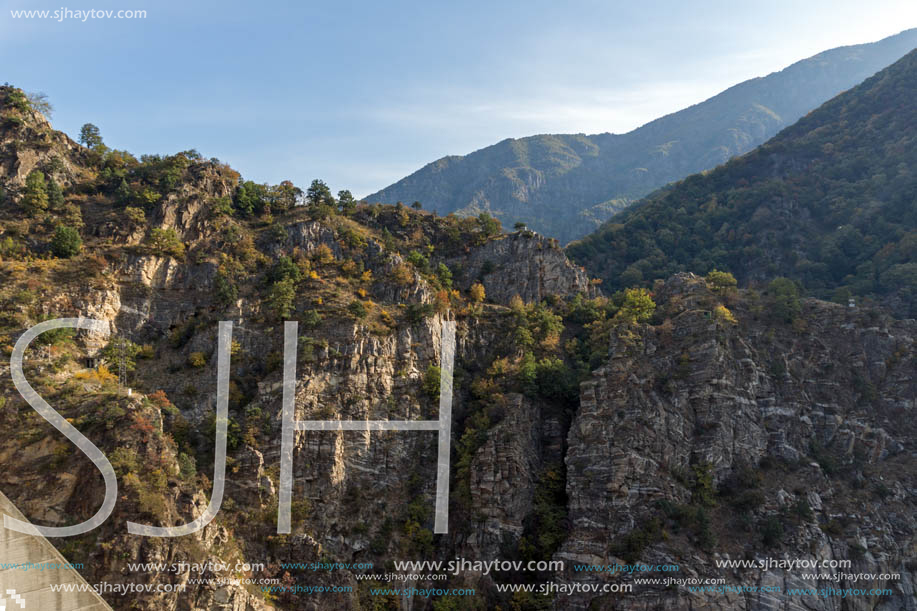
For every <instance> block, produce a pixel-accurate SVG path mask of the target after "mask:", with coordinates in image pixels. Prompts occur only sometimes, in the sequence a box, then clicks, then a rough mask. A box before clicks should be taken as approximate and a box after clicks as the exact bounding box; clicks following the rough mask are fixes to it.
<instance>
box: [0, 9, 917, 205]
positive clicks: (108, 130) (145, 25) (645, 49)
mask: <svg viewBox="0 0 917 611" xmlns="http://www.w3.org/2000/svg"><path fill="white" fill-rule="evenodd" d="M58 1H59V4H58V5H54V4H51V3H47V2H44V3H43V2H29V1H27V0H12V1H9V0H0V82H4V81H6V82H9V83H10V84H13V85H16V86H18V87H21V88H23V89H24V90H26V91H30V92H44V93H45V94H47V96H48V98H49V100H50V101H51V103H52V104H53V106H54V109H55V110H54V114H53V117H52V121H53V123H54V126H55V127H56V128H57V129H60V130H62V131H65V132H67V133H68V134H70V135H71V136H72V137H74V138H75V137H76V136H77V135H78V133H79V128H80V126H81V125H83V124H84V123H87V122H88V123H94V124H95V125H97V126H99V128H100V129H101V132H102V136H103V138H104V139H105V143H106V144H107V145H108V146H110V147H112V148H117V149H125V150H128V151H131V152H132V153H134V154H135V155H138V156H139V155H140V154H143V153H163V154H168V153H174V152H177V151H181V150H186V149H190V148H195V149H197V150H198V151H200V152H201V154H203V155H204V156H205V157H217V158H219V159H221V160H223V161H225V162H228V163H229V164H230V165H231V166H233V167H234V168H236V169H237V170H239V171H240V172H242V174H243V176H244V177H245V178H247V179H250V180H255V181H257V182H268V183H272V184H274V183H278V182H280V181H282V180H292V181H293V182H294V183H296V184H297V185H300V186H303V185H308V183H309V182H310V181H311V180H312V179H314V178H321V179H323V180H325V181H326V182H328V184H329V185H330V186H331V188H332V189H333V190H334V191H337V190H339V189H350V190H352V191H353V192H354V194H356V195H358V196H363V195H368V194H369V193H371V192H374V191H376V190H378V189H381V188H382V187H385V186H387V185H389V184H391V183H393V182H395V181H397V180H398V179H400V178H402V177H404V176H406V175H407V174H410V173H411V172H413V171H414V170H416V169H419V168H420V167H422V166H423V165H425V164H426V163H429V162H430V161H433V160H435V159H438V158H440V157H442V156H444V155H452V154H466V153H469V152H472V151H474V150H477V149H479V148H482V147H484V146H487V145H490V144H493V143H496V142H499V141H500V140H503V139H505V138H510V137H513V138H516V137H523V136H529V135H533V134H541V133H580V132H582V133H600V132H616V133H623V132H627V131H630V130H631V129H634V128H636V127H639V126H640V125H642V124H644V123H646V122H648V121H651V120H652V119H654V118H656V117H659V116H661V115H664V114H667V113H670V112H674V111H677V110H679V109H681V108H684V107H686V106H689V105H691V104H695V103H697V102H700V101H703V100H705V99H707V98H709V97H711V96H713V95H715V94H717V93H719V92H720V91H722V90H723V89H726V88H727V87H729V86H731V85H734V84H736V83H738V82H741V81H743V80H746V79H748V78H752V77H755V76H764V75H766V74H768V73H770V72H773V71H776V70H780V69H782V68H784V67H786V66H787V65H789V64H791V63H793V62H794V61H797V60H800V59H803V58H805V57H808V56H811V55H814V54H816V53H818V52H821V51H824V50H827V49H830V48H833V47H837V46H841V45H847V44H857V43H863V42H870V41H874V40H879V39H881V38H884V37H886V36H890V35H892V34H896V33H898V32H900V31H901V30H904V29H908V28H910V27H914V26H917V2H914V1H913V0H872V1H871V2H869V3H866V2H863V1H862V0H852V1H851V0H810V1H806V2H800V1H799V0H791V1H790V0H771V1H769V2H762V1H760V0H758V1H755V2H735V1H734V0H731V1H728V2H727V1H706V2H699V1H692V2H684V1H683V0H672V1H659V0H643V1H641V2H619V1H612V0H606V1H583V0H568V1H565V2H557V1H556V0H552V1H542V0H525V1H516V0H513V1H501V0H489V1H482V2H479V1H477V0H471V1H458V2H437V1H435V0H434V1H431V0H427V1H426V2H409V1H402V0H388V1H380V0H374V1H362V2H357V1H351V0H337V1H334V2H312V1H308V0H307V1H300V2H288V3H287V2H274V3H270V2H260V3H241V2H239V3H236V2H226V1H224V2H206V1H205V2H189V1H188V0H185V1H184V2H171V1H162V0H158V1H156V2H153V1H151V0H117V1H115V2H109V1H108V0H92V1H91V3H90V2H85V3H83V2H84V0H72V1H73V4H68V2H69V1H70V0H67V1H65V0H58ZM62 9H68V10H70V11H71V13H70V14H71V15H74V13H73V11H83V10H89V9H95V10H111V11H118V10H137V11H140V10H143V11H146V17H145V18H139V19H136V18H135V19H108V18H98V17H96V18H92V17H91V18H89V19H86V20H83V19H82V18H77V17H75V16H74V17H68V18H66V19H63V20H60V19H55V18H48V19H38V18H31V19H26V18H21V17H20V18H14V17H13V14H12V11H20V10H48V11H52V12H53V11H61V10H62Z"/></svg>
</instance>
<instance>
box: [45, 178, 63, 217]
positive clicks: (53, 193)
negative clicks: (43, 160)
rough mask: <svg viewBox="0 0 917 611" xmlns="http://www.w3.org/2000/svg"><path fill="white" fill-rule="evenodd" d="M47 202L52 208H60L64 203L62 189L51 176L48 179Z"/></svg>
mask: <svg viewBox="0 0 917 611" xmlns="http://www.w3.org/2000/svg"><path fill="white" fill-rule="evenodd" d="M48 204H49V206H50V207H51V209H52V210H60V208H61V207H63V205H64V191H63V190H62V189H61V188H60V185H59V184H57V181H55V180H54V179H53V178H51V179H49V180H48Z"/></svg>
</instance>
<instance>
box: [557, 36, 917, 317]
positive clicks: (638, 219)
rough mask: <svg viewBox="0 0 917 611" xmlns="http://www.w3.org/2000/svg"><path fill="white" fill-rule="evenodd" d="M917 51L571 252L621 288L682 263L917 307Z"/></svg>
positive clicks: (686, 267) (906, 310) (907, 309)
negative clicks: (916, 102)
mask: <svg viewBox="0 0 917 611" xmlns="http://www.w3.org/2000/svg"><path fill="white" fill-rule="evenodd" d="M915 94H917V50H915V51H912V52H911V53H909V54H907V55H906V56H905V57H903V58H902V59H900V60H899V61H898V62H896V63H895V64H893V65H891V66H889V67H888V68H886V69H885V70H883V71H881V72H879V73H878V74H876V75H874V76H872V77H870V78H869V79H867V80H866V81H864V82H863V83H862V84H860V85H858V86H857V87H855V88H853V89H851V90H849V91H846V92H844V93H842V94H841V95H839V96H837V97H835V98H833V99H832V100H829V101H828V102H826V103H825V104H823V105H822V106H821V107H819V108H818V109H816V110H815V111H813V112H811V113H809V114H808V115H806V116H805V117H803V118H802V119H800V120H799V121H798V122H797V123H795V124H793V125H791V126H789V127H787V128H785V129H784V130H782V131H781V132H780V133H779V134H777V135H776V136H775V137H774V138H772V139H771V140H769V141H768V142H766V143H765V144H763V145H762V146H760V147H758V148H757V149H755V150H753V151H751V152H749V153H747V154H745V155H743V156H741V157H738V158H735V159H733V160H731V161H730V162H729V163H727V164H725V165H723V166H720V167H718V168H716V169H714V170H712V171H710V172H707V173H703V174H694V175H691V176H689V177H687V178H686V179H684V180H682V181H680V182H678V183H674V184H672V185H669V186H667V187H664V188H663V189H660V190H659V191H657V192H656V193H654V194H652V195H650V196H649V197H647V198H646V199H644V200H643V201H642V202H640V203H639V204H637V205H635V206H634V207H632V208H630V209H629V210H626V211H624V212H622V213H621V214H619V215H618V216H616V217H615V218H613V219H612V220H611V221H609V222H608V223H606V224H605V225H603V227H602V228H601V229H600V230H599V231H597V232H595V233H593V234H591V235H590V236H587V237H586V238H584V239H582V240H580V241H577V242H574V243H572V244H570V245H569V246H568V248H567V252H568V254H569V255H571V257H572V258H574V259H575V260H577V261H578V262H580V263H581V264H584V265H585V266H586V267H587V269H589V271H590V272H591V273H592V274H594V275H596V276H599V277H601V278H602V279H603V280H604V281H605V282H606V283H607V285H608V286H609V288H610V289H611V290H615V289H617V288H622V287H624V286H631V285H634V284H641V283H646V282H651V281H652V280H653V279H656V278H664V277H667V276H668V275H669V274H671V273H674V272H676V271H694V272H699V273H706V272H708V271H710V270H711V269H713V268H719V269H722V270H728V271H730V272H732V273H734V274H735V276H736V277H737V278H738V280H739V282H740V283H742V284H746V285H748V284H762V283H764V282H765V281H766V280H768V279H769V278H773V277H774V276H777V275H781V276H786V277H789V278H791V279H793V280H794V281H796V282H798V283H799V284H800V285H802V286H804V287H806V288H808V289H810V290H811V291H813V293H814V294H815V295H818V296H820V297H823V298H831V297H834V298H836V299H839V300H841V301H844V302H846V300H847V298H848V297H849V296H851V295H860V296H874V297H875V296H883V297H884V298H888V299H891V300H892V301H891V303H890V305H892V307H893V308H895V309H898V310H899V311H900V312H901V313H902V314H903V315H907V316H913V315H915V314H917V273H915V270H917V264H915V263H914V260H915V250H914V247H913V244H914V243H915V242H917V210H915V208H914V206H915V204H914V193H915V192H917V179H915V178H914V176H913V174H912V172H911V171H910V169H909V168H910V167H912V166H913V164H914V163H917V159H915V158H914V146H913V141H914V139H915V137H917V134H915V128H914V125H917V112H915V109H914V106H913V104H912V103H911V102H910V99H909V97H910V96H913V95H915Z"/></svg>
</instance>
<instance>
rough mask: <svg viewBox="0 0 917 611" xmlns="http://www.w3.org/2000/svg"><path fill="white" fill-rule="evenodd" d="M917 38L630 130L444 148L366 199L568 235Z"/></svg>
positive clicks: (874, 46) (710, 160) (713, 162)
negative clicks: (458, 152)
mask: <svg viewBox="0 0 917 611" xmlns="http://www.w3.org/2000/svg"><path fill="white" fill-rule="evenodd" d="M914 47H917V30H907V31H905V32H902V33H900V34H898V35H895V36H891V37H889V38H886V39H884V40H881V41H879V42H876V43H871V44H862V45H854V46H849V47H840V48H837V49H831V50H829V51H825V52H823V53H819V54H818V55H815V56H813V57H810V58H808V59H805V60H802V61H799V62H797V63H795V64H793V65H791V66H789V67H787V68H786V69H784V70H781V71H780V72H775V73H773V74H770V75H768V76H765V77H762V78H754V79H751V80H748V81H745V82H743V83H740V84H738V85H735V86H734V87H730V88H729V89H727V90H726V91H723V92H722V93H720V94H718V95H716V96H714V97H712V98H710V99H709V100H706V101H704V102H701V103H699V104H696V105H694V106H691V107H689V108H686V109H684V110H681V111H678V112H675V113H673V114H670V115H667V116H664V117H661V118H659V119H657V120H655V121H652V122H651V123H648V124H646V125H644V126H643V127H640V128H638V129H635V130H633V131H631V132H629V133H626V134H623V135H619V134H610V133H603V134H595V135H583V134H551V135H538V136H532V137H529V138H520V139H508V140H504V141H502V142H499V143H497V144H494V145H492V146H489V147H486V148H483V149H481V150H479V151H475V152H473V153H471V154H468V155H464V156H449V157H443V158H442V159H439V160H437V161H434V162H432V163H430V164H428V165H426V166H424V167H423V168H422V169H420V170H418V171H416V172H414V173H413V174H411V175H410V176H407V177H406V178H404V179H402V180H400V181H398V182H396V183H395V184H393V185H391V186H389V187H386V188H385V189H383V190H381V191H379V192H378V193H374V194H372V195H370V196H368V197H367V200H368V201H378V202H383V203H395V202H397V201H403V202H405V203H406V204H408V203H411V202H413V201H415V200H419V201H420V202H421V203H422V204H423V205H424V206H425V207H426V208H427V209H430V210H435V211H436V212H438V213H439V214H443V215H444V214H447V213H449V212H455V213H457V214H460V215H477V214H478V213H480V212H482V211H483V212H488V213H490V214H493V215H494V216H496V217H497V218H499V219H500V220H501V221H503V223H504V225H507V226H512V225H513V224H514V223H516V222H524V223H526V224H528V226H529V227H530V228H531V229H534V230H536V231H539V232H541V233H543V234H545V235H547V236H550V237H555V238H558V239H559V240H560V241H561V242H562V243H566V242H569V241H571V240H574V239H576V238H580V237H582V236H584V235H586V234H588V233H589V232H591V231H593V230H594V229H596V228H597V227H598V226H599V225H600V224H601V223H602V222H604V221H606V220H608V219H609V218H610V217H611V216H612V215H613V214H614V213H615V212H617V211H619V210H621V209H623V208H625V207H626V206H628V205H629V204H630V203H632V202H633V201H635V200H637V199H639V198H641V197H643V196H645V195H647V194H648V193H650V192H651V191H653V190H654V189H657V188H659V187H661V186H663V185H665V184H667V183H669V182H672V181H674V180H679V179H681V178H684V177H685V176H688V175H689V174H692V173H695V172H700V171H702V170H706V169H709V168H713V167H715V166H717V165H719V164H721V163H723V162H725V161H727V160H729V159H730V158H732V157H734V156H736V155H740V154H742V153H745V152H747V151H750V150H751V149H753V148H754V147H756V146H757V145H759V144H761V143H762V142H764V141H765V140H767V139H768V138H770V137H771V136H773V135H774V134H776V133H777V132H778V131H780V129H782V128H784V127H786V126H788V125H791V124H792V123H794V122H795V121H796V120H798V119H799V118H800V117H802V116H803V115H804V114H806V113H807V112H809V111H810V110H812V109H814V108H816V107H817V106H819V105H820V104H822V103H824V102H826V101H827V100H829V99H830V98H832V97H834V96H835V95H837V94H839V93H840V92H842V91H844V90H846V89H849V88H850V87H853V86H854V85H857V84H858V83H860V82H862V81H863V80H864V79H866V78H867V77H869V76H872V75H873V74H875V73H876V72H878V71H879V70H881V69H882V68H885V67H887V66H888V65H890V64H891V63H893V62H894V61H896V60H898V59H900V58H901V57H902V56H903V55H905V54H906V53H907V52H908V51H910V50H911V49H913V48H914Z"/></svg>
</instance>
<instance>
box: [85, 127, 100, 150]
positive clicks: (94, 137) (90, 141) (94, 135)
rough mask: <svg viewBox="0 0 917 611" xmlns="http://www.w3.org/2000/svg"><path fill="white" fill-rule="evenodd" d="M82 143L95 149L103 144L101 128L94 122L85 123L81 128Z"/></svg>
mask: <svg viewBox="0 0 917 611" xmlns="http://www.w3.org/2000/svg"><path fill="white" fill-rule="evenodd" d="M80 144H82V145H83V146H85V147H86V148H88V149H93V150H95V149H97V148H99V147H100V146H102V145H103V142H102V134H101V133H100V132H99V128H98V127H96V126H95V125H93V124H92V123H86V124H85V125H83V127H81V128H80Z"/></svg>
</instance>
